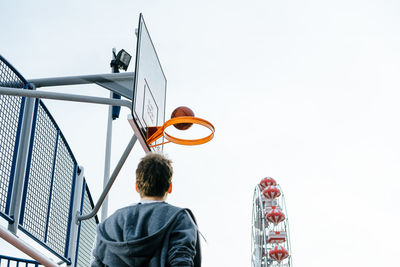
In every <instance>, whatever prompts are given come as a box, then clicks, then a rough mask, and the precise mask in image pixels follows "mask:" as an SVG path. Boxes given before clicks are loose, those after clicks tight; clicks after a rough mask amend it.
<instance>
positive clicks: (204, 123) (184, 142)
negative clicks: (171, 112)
mask: <svg viewBox="0 0 400 267" xmlns="http://www.w3.org/2000/svg"><path fill="white" fill-rule="evenodd" d="M178 123H194V124H199V125H202V126H204V127H206V128H208V129H209V130H210V131H211V134H209V135H208V136H206V137H204V138H199V139H181V138H177V137H173V136H172V135H170V134H168V133H166V132H165V129H167V128H168V127H169V126H171V125H174V124H178ZM214 133H215V128H214V126H213V125H212V124H211V123H210V122H209V121H206V120H204V119H201V118H196V117H176V118H173V119H170V120H167V121H166V122H165V123H164V125H163V126H162V127H159V128H158V129H157V131H156V132H155V133H154V134H153V135H152V136H150V137H149V138H148V139H147V143H148V144H149V145H150V144H152V143H153V142H155V141H156V140H157V139H159V138H160V137H161V136H163V135H164V137H165V139H167V140H168V141H167V142H164V143H161V144H156V145H150V147H155V146H160V145H163V144H166V143H169V142H172V143H175V144H180V145H186V146H194V145H201V144H204V143H207V142H208V141H210V140H211V139H213V137H214Z"/></svg>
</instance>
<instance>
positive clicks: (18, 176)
mask: <svg viewBox="0 0 400 267" xmlns="http://www.w3.org/2000/svg"><path fill="white" fill-rule="evenodd" d="M3 65H4V66H3ZM0 68H3V69H0V70H1V71H2V72H3V70H4V68H7V71H9V72H11V74H12V75H14V76H15V77H17V78H18V79H19V80H20V82H18V84H17V85H12V86H10V85H11V84H9V83H7V82H4V79H3V77H0V97H1V98H2V99H3V98H4V97H6V96H7V97H8V96H13V97H22V98H21V99H22V100H21V108H20V114H19V123H18V129H17V134H16V140H15V148H14V152H13V155H14V159H13V166H12V173H11V174H10V180H9V185H8V187H9V189H8V191H7V196H6V207H5V212H3V211H2V210H1V209H0V216H1V217H3V218H5V219H6V220H7V221H8V222H9V225H8V230H6V229H2V228H1V229H0V234H1V236H0V237H2V238H3V239H5V240H6V241H8V242H9V243H10V244H12V245H14V246H15V247H17V248H19V249H20V250H22V251H23V252H25V253H26V254H28V255H29V256H31V257H33V258H34V259H36V260H37V261H39V262H41V263H43V264H45V265H46V266H57V264H55V263H54V262H53V261H51V260H49V258H47V257H46V256H44V255H43V254H42V253H40V252H39V251H38V250H35V249H33V250H32V248H31V247H30V246H29V245H27V244H26V243H25V242H24V241H23V240H22V239H21V238H19V237H18V236H17V231H18V229H19V230H21V231H22V232H23V233H25V234H26V235H27V236H29V237H31V238H33V239H34V240H35V241H37V242H38V243H39V244H41V245H42V246H44V247H45V248H46V249H47V250H48V251H50V252H52V253H53V254H54V255H56V256H57V257H58V258H60V259H61V260H62V261H63V262H65V263H67V264H73V265H76V264H78V262H82V260H86V262H87V260H88V259H83V258H82V259H78V258H79V254H78V253H79V250H78V247H79V244H80V239H81V238H80V235H79V233H80V231H81V226H82V223H83V222H84V221H85V224H86V222H89V221H93V222H92V223H91V224H92V225H93V223H94V224H96V223H98V219H97V216H96V214H97V212H98V210H99V208H100V207H101V206H102V204H103V202H104V199H105V198H106V196H107V194H108V192H109V191H110V189H111V187H112V184H113V183H114V181H115V179H116V178H117V176H118V173H119V171H120V170H121V168H122V166H123V165H124V163H125V161H126V159H127V157H128V156H129V153H130V151H131V150H132V148H133V146H134V144H135V142H136V140H137V138H136V136H135V135H133V136H132V138H131V140H130V141H129V143H128V145H127V147H126V149H125V151H124V152H123V154H122V156H121V158H120V160H119V162H118V164H117V166H116V167H115V169H114V171H113V173H112V175H111V176H110V177H109V179H108V183H107V184H105V186H104V190H103V192H102V194H101V196H100V198H99V200H98V201H97V203H96V205H94V203H93V201H92V199H91V196H90V192H89V191H88V188H87V185H86V182H85V181H84V177H83V167H78V165H77V163H76V161H75V163H74V164H75V167H74V175H73V176H71V179H72V180H71V183H72V184H71V189H70V190H71V194H70V195H71V197H70V199H69V200H68V201H67V202H68V203H66V204H65V205H67V206H68V207H69V215H68V218H66V221H67V225H66V229H67V230H66V231H67V232H66V238H67V242H66V243H65V249H63V251H64V252H63V253H60V252H57V251H55V249H54V247H53V246H52V245H49V244H47V239H48V234H49V231H50V226H49V223H50V216H51V215H50V213H51V207H52V205H53V204H52V201H53V200H52V199H53V194H55V193H54V192H53V190H54V186H56V182H55V171H56V168H57V166H56V159H57V158H56V155H57V153H58V143H59V141H60V140H61V139H62V138H63V136H62V133H61V132H60V130H59V129H58V130H57V131H56V137H55V144H56V145H55V147H54V150H53V152H52V153H53V156H52V157H51V159H50V160H51V162H52V163H51V166H50V171H49V173H51V175H50V176H49V185H48V188H49V190H50V191H49V193H48V196H47V198H48V201H47V202H46V203H47V204H46V205H47V206H46V208H44V210H45V211H44V214H45V215H44V216H45V217H44V218H45V219H44V221H45V227H44V230H43V233H44V237H40V236H37V234H35V233H32V230H30V229H26V228H25V226H24V219H23V218H24V210H25V205H26V201H27V193H26V192H27V190H28V188H27V187H28V179H29V172H30V171H29V169H30V164H31V159H30V157H31V156H32V146H33V142H34V135H35V125H36V116H37V109H38V107H41V108H42V109H44V112H45V113H46V112H47V115H48V116H49V120H50V121H53V123H54V125H56V123H55V121H54V119H52V117H51V115H50V113H49V112H48V111H47V109H46V107H45V106H44V105H43V104H42V103H41V100H39V99H54V100H64V101H74V102H84V103H94V104H103V105H109V106H124V107H127V108H129V109H131V107H132V102H131V101H130V100H131V98H132V91H130V90H132V88H133V77H134V73H112V74H98V75H84V76H70V77H58V78H45V79H34V80H29V81H27V80H25V79H24V78H23V77H22V76H21V75H20V74H19V73H18V72H17V71H16V69H15V68H13V67H12V66H11V64H9V63H8V62H7V61H6V60H5V59H4V58H3V57H1V55H0ZM2 72H1V73H2ZM1 73H0V75H1ZM7 75H8V74H7ZM76 84H97V85H99V86H102V87H104V88H106V89H107V90H110V91H111V92H113V93H117V94H119V95H122V96H124V97H127V98H128V99H129V100H123V99H112V98H103V97H94V96H86V95H78V94H65V93H59V92H48V91H38V90H36V88H39V87H47V86H59V85H76ZM35 99H36V100H35ZM110 109H111V107H110ZM57 127H58V126H56V128H57ZM63 140H64V139H63ZM64 145H66V146H67V149H69V147H68V144H67V143H66V141H65V144H64ZM69 151H70V150H69ZM70 154H71V156H72V157H73V155H72V152H71V151H70ZM106 161H107V159H106ZM14 170H15V173H14ZM71 174H72V173H71ZM0 182H1V181H0ZM80 188H83V191H82V194H74V192H78V191H79V190H80ZM77 190H78V191H77ZM84 202H85V203H86V204H85V206H83V205H84V204H83V203H84ZM82 213H86V214H82ZM32 229H33V228H32ZM93 238H94V236H93ZM81 257H82V255H81ZM84 262H85V261H84ZM82 264H86V263H81V265H82Z"/></svg>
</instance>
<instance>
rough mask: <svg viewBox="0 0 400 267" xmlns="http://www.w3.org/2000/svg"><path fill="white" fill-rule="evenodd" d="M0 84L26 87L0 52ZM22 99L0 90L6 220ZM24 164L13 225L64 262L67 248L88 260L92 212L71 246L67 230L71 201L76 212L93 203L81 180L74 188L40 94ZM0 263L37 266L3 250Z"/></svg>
mask: <svg viewBox="0 0 400 267" xmlns="http://www.w3.org/2000/svg"><path fill="white" fill-rule="evenodd" d="M0 86H2V87H11V88H20V89H23V88H28V83H27V81H26V80H25V79H24V78H23V77H22V76H21V75H20V74H19V73H18V72H17V71H16V69H15V68H14V67H12V66H11V65H10V64H9V63H8V62H7V61H6V60H5V59H4V58H3V57H2V56H1V55H0ZM24 103H25V98H23V97H15V96H4V95H0V216H1V217H3V218H5V219H6V220H8V221H9V222H10V223H12V222H13V221H14V220H13V218H11V217H10V210H11V208H12V207H10V205H11V196H12V189H13V183H14V181H13V179H14V173H15V163H16V158H17V152H18V146H19V141H20V140H19V138H20V129H21V123H22V119H23V111H24ZM26 166H27V167H26V174H25V181H24V190H23V193H22V204H21V215H20V217H19V218H15V220H16V221H17V222H18V228H19V229H20V230H21V231H22V232H24V233H25V234H27V235H28V236H30V237H31V238H33V239H34V240H35V241H36V242H38V243H39V244H40V245H42V246H43V247H45V248H46V249H48V250H49V251H50V252H52V253H53V254H54V255H56V256H57V257H58V258H60V259H61V260H63V261H64V262H66V263H67V264H70V257H71V256H73V255H72V254H74V253H77V255H76V256H75V257H74V259H75V266H88V265H89V264H90V260H91V251H92V248H93V244H94V241H95V236H96V227H97V224H98V223H99V221H98V218H97V216H95V217H94V218H92V219H89V220H85V221H83V222H81V223H80V225H79V227H78V237H77V244H76V245H77V246H76V248H73V251H68V249H69V248H70V247H71V246H72V244H71V246H70V240H71V236H72V235H74V234H73V233H71V231H72V229H73V228H74V227H73V225H72V220H73V213H74V211H73V210H72V208H73V206H75V205H78V206H77V207H79V206H80V212H81V213H82V214H87V213H89V212H90V211H91V210H92V209H93V207H94V204H93V201H92V198H91V195H90V191H89V188H88V186H87V184H86V182H84V185H83V187H82V188H78V189H76V188H75V187H76V179H77V172H78V164H77V162H76V160H75V158H74V156H73V154H72V151H71V149H70V148H69V146H68V143H67V141H66V139H65V137H64V136H63V134H62V132H61V130H60V128H59V127H58V125H57V123H56V122H55V120H54V118H53V117H52V116H51V114H50V112H49V111H48V109H47V108H46V106H45V105H44V104H43V102H42V101H41V100H40V99H37V100H36V102H35V110H34V115H33V122H32V130H31V140H30V142H29V152H28V159H27V165H26ZM75 190H76V192H75ZM81 190H82V191H81ZM75 194H82V201H81V203H73V201H74V198H75V196H74V195H75ZM12 205H13V204H12ZM75 233H76V232H75ZM0 263H1V264H0V267H1V266H3V264H5V263H6V264H7V266H14V265H16V266H24V263H25V266H38V265H37V263H36V262H34V261H29V260H22V259H18V258H12V257H7V256H0ZM32 264H33V265H32Z"/></svg>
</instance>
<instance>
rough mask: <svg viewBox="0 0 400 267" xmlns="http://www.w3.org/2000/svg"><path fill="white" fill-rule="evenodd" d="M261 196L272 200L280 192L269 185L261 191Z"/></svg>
mask: <svg viewBox="0 0 400 267" xmlns="http://www.w3.org/2000/svg"><path fill="white" fill-rule="evenodd" d="M262 194H263V196H264V197H265V198H267V199H274V198H277V197H279V196H280V195H281V191H280V190H279V188H278V187H276V186H275V185H270V186H268V187H266V188H264V190H263V191H262Z"/></svg>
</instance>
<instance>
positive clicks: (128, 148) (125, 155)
mask: <svg viewBox="0 0 400 267" xmlns="http://www.w3.org/2000/svg"><path fill="white" fill-rule="evenodd" d="M136 140H137V137H136V135H133V136H132V138H131V140H130V141H129V144H128V145H127V146H126V148H125V151H124V153H123V154H122V156H121V158H120V159H119V161H118V164H117V166H115V169H114V171H113V173H112V174H111V176H110V179H109V180H108V183H107V185H106V187H104V189H103V192H102V193H101V196H100V198H99V200H98V201H97V203H96V205H95V206H94V208H93V210H92V211H91V212H90V213H89V214H86V215H81V216H78V221H83V220H87V219H90V218H92V217H93V216H95V215H96V214H97V212H98V211H99V209H100V207H101V205H102V204H103V201H104V199H105V198H106V196H107V194H108V192H109V191H110V189H111V186H112V185H113V183H114V181H115V179H116V178H117V176H118V173H119V172H120V170H121V168H122V166H123V165H124V163H125V161H126V159H127V158H128V156H129V153H130V152H131V150H132V148H133V146H134V145H135V142H136Z"/></svg>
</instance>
